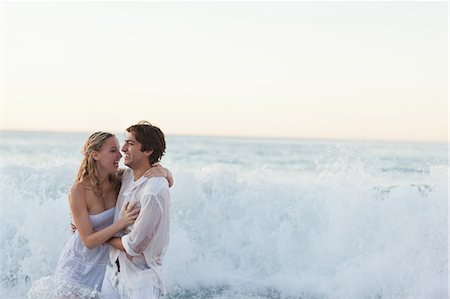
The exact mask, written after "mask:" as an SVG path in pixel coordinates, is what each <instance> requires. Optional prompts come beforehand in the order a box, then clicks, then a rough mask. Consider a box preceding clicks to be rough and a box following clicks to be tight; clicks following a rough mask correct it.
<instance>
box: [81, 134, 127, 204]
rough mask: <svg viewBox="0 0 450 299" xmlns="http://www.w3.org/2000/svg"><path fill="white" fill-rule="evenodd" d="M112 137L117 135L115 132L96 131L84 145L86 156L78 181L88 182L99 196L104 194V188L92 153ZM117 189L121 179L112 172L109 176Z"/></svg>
mask: <svg viewBox="0 0 450 299" xmlns="http://www.w3.org/2000/svg"><path fill="white" fill-rule="evenodd" d="M110 137H115V135H114V134H111V133H108V132H95V133H94V134H92V135H91V136H89V138H88V139H87V140H86V142H85V143H84V146H83V151H82V154H83V156H84V158H83V161H82V162H81V165H80V168H79V169H78V175H77V179H76V181H77V182H80V183H86V184H87V185H88V186H89V187H91V188H92V190H93V191H94V192H95V193H97V194H98V195H99V196H102V194H103V192H102V188H101V186H100V184H101V183H100V176H99V173H98V168H97V164H96V163H95V160H94V158H93V157H92V154H93V153H94V152H98V151H99V150H100V149H101V148H102V146H103V144H105V142H106V140H107V139H108V138H110ZM108 179H109V181H110V182H111V183H112V185H113V186H114V188H115V189H116V191H118V190H119V189H120V180H119V178H118V177H117V175H116V174H110V175H109V177H108Z"/></svg>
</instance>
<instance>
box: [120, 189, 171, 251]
mask: <svg viewBox="0 0 450 299" xmlns="http://www.w3.org/2000/svg"><path fill="white" fill-rule="evenodd" d="M162 189H164V190H160V192H159V193H158V194H157V195H150V194H148V195H147V196H148V198H145V199H144V200H143V202H142V201H141V204H142V206H141V211H140V213H139V216H138V218H137V219H136V222H135V223H134V225H133V229H132V231H131V232H130V233H129V234H127V235H125V236H123V237H122V238H121V240H120V241H121V246H122V248H123V249H124V251H125V252H126V253H127V254H128V255H130V256H138V255H141V254H142V253H143V252H144V250H145V249H146V248H147V247H148V245H149V244H150V243H151V242H152V239H153V236H154V234H155V231H156V229H157V228H158V226H159V223H160V220H161V217H162V216H163V211H164V210H165V206H166V205H167V204H169V202H168V201H169V195H168V194H169V193H168V192H169V191H168V189H167V188H162ZM161 191H162V192H161ZM113 242H118V241H113ZM113 246H114V247H115V248H118V249H120V248H119V247H120V245H119V244H114V245H113Z"/></svg>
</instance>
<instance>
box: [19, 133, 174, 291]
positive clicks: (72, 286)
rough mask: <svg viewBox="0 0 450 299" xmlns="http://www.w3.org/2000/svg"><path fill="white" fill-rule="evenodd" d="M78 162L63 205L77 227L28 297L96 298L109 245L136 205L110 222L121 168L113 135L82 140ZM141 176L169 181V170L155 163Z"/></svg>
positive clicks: (131, 219)
mask: <svg viewBox="0 0 450 299" xmlns="http://www.w3.org/2000/svg"><path fill="white" fill-rule="evenodd" d="M83 155H84V158H83V161H82V163H81V166H80V168H79V171H78V175H77V178H76V181H75V182H74V184H73V186H72V188H71V190H70V194H69V205H70V210H71V214H72V217H73V221H74V224H75V226H76V227H77V231H76V232H75V233H74V234H73V235H72V237H71V239H70V240H69V241H68V242H67V243H66V245H65V247H64V249H63V252H62V253H61V256H60V258H59V261H58V264H57V267H56V270H55V274H54V275H52V276H47V277H44V278H41V279H39V280H38V281H36V282H34V283H33V286H32V288H31V289H30V291H29V292H28V297H29V298H98V297H99V291H100V289H101V284H102V281H103V277H104V275H105V268H106V263H107V261H108V252H109V246H108V245H106V244H105V242H106V241H108V240H109V239H110V238H112V237H113V236H114V235H115V234H116V233H118V232H120V231H121V230H123V229H125V228H126V227H127V226H129V225H131V224H133V223H134V221H135V220H136V218H137V216H138V213H139V209H138V208H137V207H133V206H126V207H124V210H123V216H122V218H120V219H119V220H118V221H116V222H114V223H113V217H114V207H115V205H116V200H117V195H118V193H119V189H120V184H121V177H122V173H123V170H119V168H118V167H119V161H120V159H121V157H122V155H121V153H120V146H119V142H118V140H117V138H116V137H115V136H114V135H113V134H111V133H107V132H96V133H94V134H92V135H91V136H90V137H89V138H88V140H87V141H86V142H85V144H84V148H83ZM146 176H147V177H154V176H163V177H166V178H167V180H168V181H169V185H172V184H173V179H172V176H171V174H170V172H169V171H168V170H167V169H165V168H163V167H161V166H160V165H157V166H155V167H152V168H150V170H149V171H148V172H147V173H146Z"/></svg>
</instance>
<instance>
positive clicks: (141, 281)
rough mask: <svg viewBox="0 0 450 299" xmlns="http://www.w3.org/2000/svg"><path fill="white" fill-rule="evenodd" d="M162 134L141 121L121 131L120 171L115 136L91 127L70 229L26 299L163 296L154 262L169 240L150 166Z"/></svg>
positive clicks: (163, 198) (159, 175)
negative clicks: (53, 263)
mask: <svg viewBox="0 0 450 299" xmlns="http://www.w3.org/2000/svg"><path fill="white" fill-rule="evenodd" d="M165 148H166V143H165V137H164V134H163V133H162V131H161V130H160V129H159V128H158V127H156V126H153V125H151V124H150V123H148V122H139V123H138V124H136V125H132V126H130V127H129V128H127V129H126V137H125V143H124V144H123V146H122V148H121V150H122V152H123V153H124V155H125V165H126V166H128V168H127V169H125V170H120V169H119V168H118V166H119V161H120V159H121V157H122V154H121V153H120V147H119V142H118V140H117V138H116V137H115V136H114V135H113V134H111V133H106V132H96V133H94V134H92V135H91V136H90V137H89V138H88V140H87V141H86V143H85V145H84V149H83V154H84V158H83V161H82V163H81V166H80V169H79V172H78V175H77V179H76V181H75V183H74V185H73V186H72V189H71V191H70V195H69V203H70V210H71V213H72V217H73V221H74V223H75V226H76V228H77V230H76V232H75V233H74V234H73V236H72V238H71V239H70V240H69V241H68V243H67V244H66V245H65V247H64V250H63V252H62V253H61V256H60V258H59V261H58V265H57V267H56V271H55V274H54V275H52V276H47V277H44V278H41V279H40V280H38V281H36V282H34V283H33V286H32V288H31V289H30V291H29V292H28V297H29V298H67V299H69V298H70V299H75V298H107V299H110V298H111V299H115V298H130V299H131V298H133V299H134V298H136V299H138V298H150V299H152V298H159V297H160V295H162V294H164V293H165V288H164V282H163V278H162V263H161V259H162V257H163V255H164V253H165V250H166V248H167V245H168V243H169V209H170V194H169V187H170V186H171V185H172V184H173V178H172V175H171V173H170V171H168V170H167V169H165V168H163V167H162V166H160V165H159V164H158V162H159V161H160V159H161V157H162V156H163V155H164V152H165Z"/></svg>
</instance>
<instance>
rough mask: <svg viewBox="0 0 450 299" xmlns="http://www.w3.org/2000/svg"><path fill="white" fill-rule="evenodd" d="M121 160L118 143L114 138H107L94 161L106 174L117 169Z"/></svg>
mask: <svg viewBox="0 0 450 299" xmlns="http://www.w3.org/2000/svg"><path fill="white" fill-rule="evenodd" d="M120 158H122V154H121V153H120V147H119V141H118V140H117V138H116V137H109V138H108V139H106V141H105V143H104V144H103V145H102V147H101V148H100V150H99V151H98V152H97V155H96V159H95V160H96V161H97V166H98V167H99V170H100V169H104V170H106V172H107V173H114V172H116V171H117V169H118V168H119V161H120Z"/></svg>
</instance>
